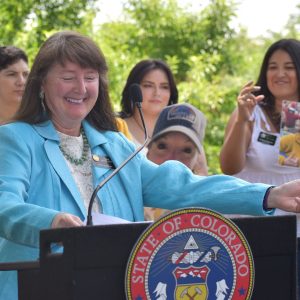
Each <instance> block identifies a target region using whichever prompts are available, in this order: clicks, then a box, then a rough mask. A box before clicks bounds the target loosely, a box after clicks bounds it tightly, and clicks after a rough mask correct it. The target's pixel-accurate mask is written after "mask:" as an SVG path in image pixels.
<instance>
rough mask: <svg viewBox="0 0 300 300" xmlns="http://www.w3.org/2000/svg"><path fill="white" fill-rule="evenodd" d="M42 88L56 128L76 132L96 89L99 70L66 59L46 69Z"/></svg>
mask: <svg viewBox="0 0 300 300" xmlns="http://www.w3.org/2000/svg"><path fill="white" fill-rule="evenodd" d="M42 89H43V91H44V93H45V103H46V104H47V107H48V109H49V110H50V114H51V115H50V118H51V119H52V121H53V124H54V126H55V127H56V129H57V130H59V131H61V132H65V133H67V134H72V132H73V131H74V134H75V135H77V134H79V130H80V126H81V122H82V120H83V119H84V118H85V117H86V116H87V115H88V113H89V112H90V111H91V110H92V108H93V107H94V105H95V103H96V101H97V98H98V93H99V73H98V72H97V70H95V69H91V68H83V67H81V66H79V65H78V64H75V63H72V62H69V61H68V62H66V63H65V64H64V65H61V64H55V65H53V67H52V68H51V69H50V70H49V72H48V74H47V76H46V78H45V80H44V82H43V84H42Z"/></svg>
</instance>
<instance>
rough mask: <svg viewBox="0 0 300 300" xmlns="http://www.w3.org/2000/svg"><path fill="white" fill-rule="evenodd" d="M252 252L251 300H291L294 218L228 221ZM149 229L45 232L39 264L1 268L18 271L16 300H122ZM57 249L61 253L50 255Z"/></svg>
mask: <svg viewBox="0 0 300 300" xmlns="http://www.w3.org/2000/svg"><path fill="white" fill-rule="evenodd" d="M233 221H234V222H235V223H236V224H237V225H238V226H239V228H240V229H241V230H242V232H243V233H244V235H245V237H246V239H247V240H248V243H249V245H250V247H251V249H252V253H253V258H254V264H255V283H254V292H253V296H252V298H253V299H255V300H260V299H261V300H266V299H272V300H276V299H278V300H282V299H285V300H289V299H296V286H297V285H296V282H297V280H296V269H297V268H296V264H297V255H296V254H297V250H296V249H297V239H296V217H295V216H280V217H255V218H241V219H233ZM147 226H149V223H128V224H120V225H102V226H93V227H78V228H67V229H55V230H44V231H42V232H41V236H40V261H39V262H26V263H22V262H20V263H11V264H10V263H5V264H0V270H17V271H18V290H19V300H28V299H30V300H41V299H43V300H48V299H49V300H50V299H51V300H52V299H55V300H60V299H61V300H69V299H70V300H71V299H72V300H79V299H80V300H82V299H84V300H93V299H105V300H106V299H113V300H119V299H120V300H124V299H126V297H125V291H124V281H125V273H126V264H127V260H128V258H129V256H130V253H131V250H132V248H133V247H134V245H135V242H136V241H137V239H138V238H139V236H140V235H141V233H142V232H143V231H144V230H145V229H146V228H147ZM58 242H59V243H62V245H63V248H64V250H63V253H62V254H55V253H52V252H51V250H50V249H51V246H52V245H54V244H55V243H58Z"/></svg>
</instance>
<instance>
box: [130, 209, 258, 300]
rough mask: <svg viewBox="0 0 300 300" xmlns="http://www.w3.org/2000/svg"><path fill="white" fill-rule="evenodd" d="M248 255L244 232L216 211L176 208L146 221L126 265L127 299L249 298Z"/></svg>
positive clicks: (250, 259)
mask: <svg viewBox="0 0 300 300" xmlns="http://www.w3.org/2000/svg"><path fill="white" fill-rule="evenodd" d="M253 283H254V263H253V257H252V253H251V250H250V247H249V245H248V242H247V241H246V239H245V237H244V235H243V233H242V232H241V231H240V229H239V228H238V227H237V226H236V225H235V224H234V223H233V222H232V221H231V220H229V219H226V218H225V217H224V216H222V215H221V214H219V213H217V212H215V211H212V210H208V209H202V208H187V209H181V210H176V211H173V212H171V213H169V214H168V215H166V216H164V217H162V218H161V219H159V220H158V221H156V222H154V223H153V224H151V225H150V226H149V227H148V228H147V229H146V230H145V232H144V233H143V234H142V235H141V237H140V238H139V240H138V241H137V243H136V245H135V247H134V248H133V250H132V253H131V255H130V257H129V260H128V263H127V270H126V280H125V286H126V296H127V299H129V300H146V299H155V300H166V299H176V300H212V299H214V300H225V299H234V300H235V299H239V300H242V299H243V300H244V299H251V295H252V291H253Z"/></svg>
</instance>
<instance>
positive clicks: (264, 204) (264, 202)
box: [263, 186, 275, 210]
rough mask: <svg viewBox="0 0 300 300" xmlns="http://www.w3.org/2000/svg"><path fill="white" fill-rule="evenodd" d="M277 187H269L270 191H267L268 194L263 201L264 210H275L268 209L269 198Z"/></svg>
mask: <svg viewBox="0 0 300 300" xmlns="http://www.w3.org/2000/svg"><path fill="white" fill-rule="evenodd" d="M274 187H275V186H270V187H268V189H267V190H266V193H265V195H264V200H263V209H264V210H272V209H273V208H268V197H269V194H270V191H271V189H273V188H274Z"/></svg>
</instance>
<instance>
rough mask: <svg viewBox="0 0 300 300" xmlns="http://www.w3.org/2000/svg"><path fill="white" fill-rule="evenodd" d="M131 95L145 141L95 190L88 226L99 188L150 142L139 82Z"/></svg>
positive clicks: (130, 88) (90, 224)
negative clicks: (140, 121)
mask: <svg viewBox="0 0 300 300" xmlns="http://www.w3.org/2000/svg"><path fill="white" fill-rule="evenodd" d="M129 95H130V100H131V101H132V102H133V103H134V105H135V106H136V107H137V109H138V111H139V115H140V118H141V120H142V124H143V128H144V133H145V141H144V143H143V144H142V145H141V146H139V147H138V148H137V149H136V150H135V151H134V152H133V153H132V154H131V155H130V156H129V157H128V158H127V159H125V161H124V162H122V163H121V164H120V165H119V166H118V167H117V168H116V169H115V170H114V171H113V172H112V173H110V175H109V176H107V177H106V178H105V179H104V180H103V181H101V182H100V183H99V184H98V185H97V187H96V189H95V190H94V192H93V194H92V196H91V199H90V202H89V207H88V214H87V223H86V225H87V226H92V225H93V217H92V208H93V204H94V201H95V198H96V196H97V193H98V192H99V190H100V189H101V188H102V187H103V186H104V185H105V184H106V183H107V182H108V181H109V180H110V179H112V178H113V177H114V176H115V175H116V174H117V173H119V171H120V170H121V169H122V168H123V167H125V166H126V164H127V163H128V162H129V161H130V160H131V159H133V158H134V157H135V156H136V155H137V154H138V153H139V152H140V151H142V150H143V148H144V147H145V146H146V144H147V143H148V132H147V127H146V125H145V120H144V116H143V112H142V105H141V103H142V101H143V96H142V91H141V88H140V86H139V85H138V84H136V83H134V84H132V85H131V86H130V87H129Z"/></svg>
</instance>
